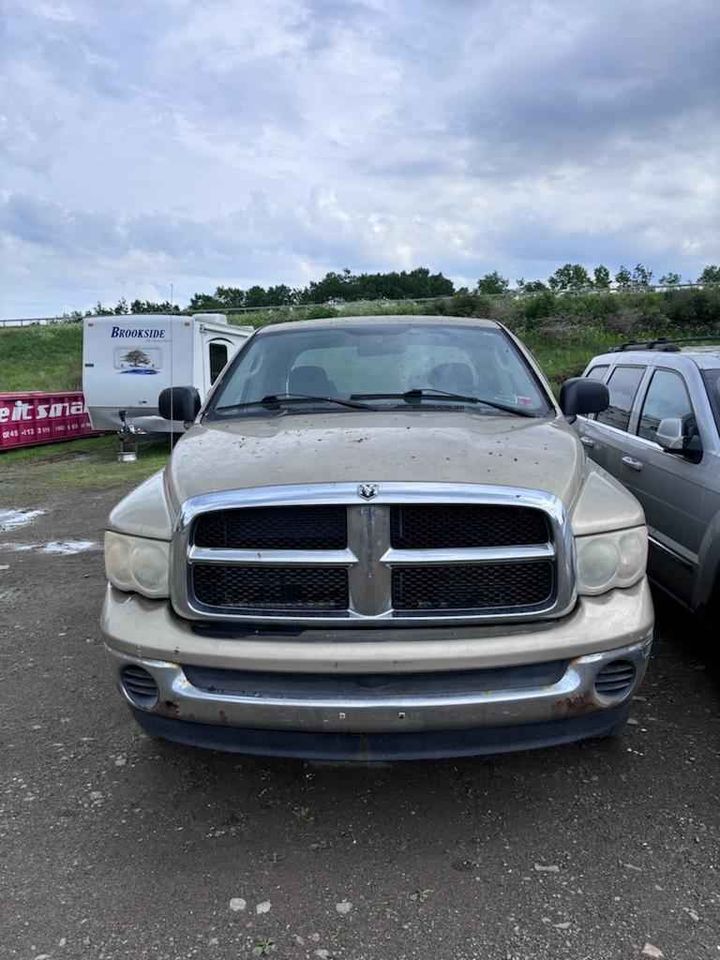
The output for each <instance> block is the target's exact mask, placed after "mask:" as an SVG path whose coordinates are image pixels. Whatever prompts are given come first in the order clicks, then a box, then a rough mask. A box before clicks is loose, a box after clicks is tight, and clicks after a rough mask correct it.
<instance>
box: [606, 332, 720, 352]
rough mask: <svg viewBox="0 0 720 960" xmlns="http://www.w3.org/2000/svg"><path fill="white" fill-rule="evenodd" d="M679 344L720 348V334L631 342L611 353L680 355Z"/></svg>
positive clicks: (613, 349) (615, 348)
mask: <svg viewBox="0 0 720 960" xmlns="http://www.w3.org/2000/svg"><path fill="white" fill-rule="evenodd" d="M679 343H717V344H718V347H719V348H720V334H715V336H713V337H675V338H672V339H671V338H669V337H658V338H657V339H656V340H629V341H628V342H627V343H621V344H620V345H619V346H617V347H613V348H612V350H610V353H623V352H624V351H625V350H659V351H660V352H661V353H679V352H680V347H679V346H678V344H679Z"/></svg>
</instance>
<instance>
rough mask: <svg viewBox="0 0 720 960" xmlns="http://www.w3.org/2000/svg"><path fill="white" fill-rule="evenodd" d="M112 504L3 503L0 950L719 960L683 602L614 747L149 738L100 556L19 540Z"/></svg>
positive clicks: (709, 761)
mask: <svg viewBox="0 0 720 960" xmlns="http://www.w3.org/2000/svg"><path fill="white" fill-rule="evenodd" d="M18 495H19V494H18V492H17V490H16V491H15V492H14V493H13V497H14V498H15V500H17V497H18ZM118 497H119V492H118V491H117V490H115V491H107V490H105V491H102V492H94V491H92V490H89V491H84V492H81V493H74V494H73V493H70V494H68V495H63V496H62V497H61V496H60V495H59V494H56V495H48V496H47V497H46V498H45V499H44V500H42V501H41V502H38V501H34V502H31V503H27V504H20V503H18V504H17V505H24V506H27V507H31V508H37V509H43V510H45V511H46V512H45V514H44V515H42V516H38V517H36V518H35V520H34V521H33V522H32V523H29V524H27V525H26V526H23V527H19V528H17V529H15V530H8V531H6V532H4V533H0V638H2V639H1V640H0V678H1V682H2V689H1V691H0V719H1V721H2V727H1V730H2V744H3V746H2V752H1V753H0V758H1V759H0V763H1V769H0V929H2V932H3V936H2V939H1V940H0V956H1V957H3V958H4V957H8V958H10V957H12V958H30V960H41V958H43V960H49V958H53V960H55V958H63V957H64V958H68V960H76V958H86V957H88V958H90V957H92V958H108V960H114V958H133V960H138V958H144V957H153V958H156V960H161V958H189V957H202V958H208V960H215V958H218V960H220V958H223V960H224V958H233V960H235V958H244V957H253V956H272V957H278V958H285V957H288V958H304V957H309V958H323V957H327V958H330V957H338V958H348V960H359V958H372V960H376V958H381V957H387V958H391V960H403V958H422V960H430V958H432V960H436V958H437V960H446V958H448V960H469V958H477V960H481V958H482V960H510V958H518V960H520V958H528V960H529V958H532V960H537V958H544V957H548V958H572V960H605V958H608V960H610V958H612V960H622V958H626V957H627V958H633V957H643V956H645V957H647V956H650V957H659V956H661V955H663V956H664V957H666V958H674V960H699V958H706V957H720V777H719V771H720V765H719V763H718V759H719V757H720V718H719V712H718V705H719V703H720V670H719V669H718V666H717V663H716V662H715V661H714V660H713V658H712V657H711V655H710V653H709V652H708V651H709V646H708V645H707V643H706V645H703V644H701V643H700V642H699V630H698V628H697V626H696V625H695V624H694V623H693V622H692V621H691V620H689V619H688V618H687V617H684V616H683V615H682V614H680V613H678V612H677V611H676V610H674V609H672V608H670V607H668V606H667V605H661V606H660V609H659V628H660V629H659V633H660V639H659V641H658V643H657V645H656V648H655V655H654V658H653V662H652V665H651V668H650V672H649V676H648V679H647V681H646V683H645V686H644V688H643V689H642V690H641V696H640V697H638V698H637V701H636V703H635V709H634V716H633V720H632V725H631V726H630V727H629V728H628V731H627V734H626V735H625V737H624V738H623V739H621V740H619V741H614V742H601V743H589V744H584V745H580V746H574V747H564V748H559V749H555V750H550V751H541V752H537V753H524V754H516V755H512V756H505V757H499V758H493V759H480V760H463V761H461V762H457V761H448V762H442V763H412V764H397V765H394V766H379V767H371V768H370V767H348V766H339V765H335V766H333V765H327V766H318V765H307V764H302V763H300V762H296V761H292V762H290V761H278V760H272V761H271V760H268V761H263V760H250V759H242V758H238V757H237V756H226V755H222V754H214V753H206V752H199V751H193V750H189V749H184V748H181V747H174V746H171V745H165V744H162V743H158V742H155V741H152V740H149V739H146V738H145V737H143V736H142V735H141V734H140V732H139V731H138V730H137V729H136V728H135V726H134V725H133V723H132V721H131V718H130V715H129V714H128V713H127V711H126V709H125V707H124V705H123V703H122V702H121V700H120V699H119V697H118V696H117V695H116V694H115V692H114V691H113V690H112V689H111V685H110V683H109V682H108V679H107V676H106V670H105V664H104V655H103V650H102V646H101V643H100V639H99V631H98V626H97V623H98V615H99V609H100V603H101V598H102V593H103V586H104V579H103V572H102V558H101V554H100V552H99V551H98V550H96V549H93V548H90V549H86V550H85V551H84V552H80V553H77V554H70V555H67V554H65V553H63V552H57V551H58V550H60V551H62V549H63V548H62V547H55V548H51V550H52V549H55V551H56V552H49V553H48V552H43V549H44V548H46V545H47V544H48V543H51V542H55V543H57V542H61V541H63V540H66V539H71V540H73V541H77V540H82V541H88V542H89V543H91V544H92V543H98V542H99V541H100V539H101V534H102V527H103V523H104V518H105V516H106V514H107V512H108V509H109V508H110V506H111V505H112V504H113V503H114V502H115V500H117V499H118ZM18 543H19V544H23V545H27V544H29V543H32V544H34V545H35V546H34V547H33V548H32V549H28V550H18V549H17V544H18ZM13 544H14V545H15V546H13ZM86 546H87V545H86Z"/></svg>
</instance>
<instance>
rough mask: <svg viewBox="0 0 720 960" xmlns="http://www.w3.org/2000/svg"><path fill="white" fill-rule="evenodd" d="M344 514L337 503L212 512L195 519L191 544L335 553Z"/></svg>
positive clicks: (343, 539) (343, 540)
mask: <svg viewBox="0 0 720 960" xmlns="http://www.w3.org/2000/svg"><path fill="white" fill-rule="evenodd" d="M346 513H347V511H346V509H345V507H343V506H340V505H339V504H327V505H322V504H321V505H318V506H312V507H254V508H253V507H250V508H246V509H244V510H215V511H213V512H212V513H205V514H202V515H201V516H200V517H198V520H197V523H196V524H195V533H194V541H195V544H196V545H197V546H198V547H229V548H231V549H237V550H241V549H250V550H253V549H255V550H338V549H341V548H342V547H344V546H345V545H346V544H347V521H346Z"/></svg>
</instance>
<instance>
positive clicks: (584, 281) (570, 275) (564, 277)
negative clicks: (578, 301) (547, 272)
mask: <svg viewBox="0 0 720 960" xmlns="http://www.w3.org/2000/svg"><path fill="white" fill-rule="evenodd" d="M548 284H549V286H550V289H551V290H552V291H553V292H555V293H557V292H559V291H561V290H586V289H587V288H588V287H591V286H592V280H591V279H590V274H589V273H588V272H587V270H586V269H585V267H583V266H582V264H580V263H566V264H564V265H563V266H562V267H558V269H557V270H556V271H555V273H553V275H552V276H551V277H548Z"/></svg>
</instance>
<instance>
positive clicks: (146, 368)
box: [120, 348, 157, 374]
mask: <svg viewBox="0 0 720 960" xmlns="http://www.w3.org/2000/svg"><path fill="white" fill-rule="evenodd" d="M120 366H121V369H122V372H123V373H140V374H153V373H157V370H156V368H155V364H154V363H153V361H152V359H151V358H150V357H149V356H148V355H147V353H145V351H144V350H139V349H137V348H135V349H134V350H128V352H127V353H125V354H123V355H122V357H121V358H120Z"/></svg>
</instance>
